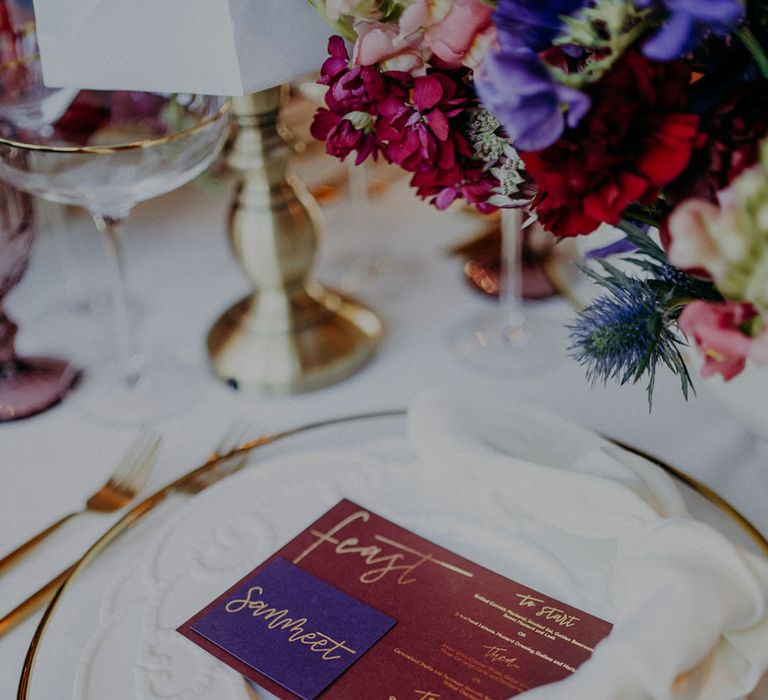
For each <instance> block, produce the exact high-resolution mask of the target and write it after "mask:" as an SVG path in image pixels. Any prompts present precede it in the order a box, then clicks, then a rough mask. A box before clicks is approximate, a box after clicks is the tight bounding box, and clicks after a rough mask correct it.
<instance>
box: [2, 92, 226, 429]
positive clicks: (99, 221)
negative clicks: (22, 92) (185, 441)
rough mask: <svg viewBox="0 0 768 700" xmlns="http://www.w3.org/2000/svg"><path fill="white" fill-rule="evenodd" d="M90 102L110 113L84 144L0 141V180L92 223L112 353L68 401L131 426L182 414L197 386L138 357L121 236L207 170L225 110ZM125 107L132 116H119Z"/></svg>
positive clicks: (146, 98) (180, 101)
mask: <svg viewBox="0 0 768 700" xmlns="http://www.w3.org/2000/svg"><path fill="white" fill-rule="evenodd" d="M95 96H97V97H98V99H99V100H101V101H104V102H106V104H108V105H111V108H110V110H109V113H108V114H105V118H104V120H103V121H102V123H101V124H100V126H99V128H98V129H97V130H95V131H94V132H93V133H91V134H90V135H88V137H87V139H86V142H85V143H83V142H82V141H83V138H82V135H78V136H77V137H76V138H75V137H74V136H73V137H71V138H68V137H66V136H56V137H54V139H46V138H42V137H41V138H36V137H35V135H34V134H27V135H26V136H24V137H23V138H22V137H19V138H18V139H12V138H0V178H2V179H3V180H5V181H6V182H8V183H10V184H12V185H14V186H15V187H18V188H19V189H21V190H24V191H26V192H29V193H31V194H35V195H37V196H39V197H42V198H44V199H47V200H50V201H54V202H58V203H61V204H70V205H78V206H81V207H83V208H85V209H86V210H87V211H88V212H89V213H90V214H91V216H92V217H93V219H94V221H95V223H96V226H97V228H98V230H99V232H100V233H101V235H102V241H103V243H104V248H105V251H106V254H107V258H108V261H109V269H110V283H111V284H110V286H111V292H112V301H113V310H114V322H115V331H116V336H117V347H118V352H117V355H116V356H113V355H107V356H104V357H100V358H98V359H94V358H89V359H88V361H87V364H86V367H85V370H84V371H83V373H82V376H81V377H80V379H79V381H78V383H77V389H76V390H75V391H74V392H73V399H74V400H75V402H76V404H77V405H78V406H79V407H80V408H81V409H82V411H83V412H84V413H85V414H87V415H88V416H90V417H92V418H95V419H97V420H99V421H104V422H109V423H117V424H138V423H141V422H144V421H147V420H151V419H152V418H160V417H163V416H167V415H170V414H172V413H174V412H177V411H179V410H182V409H183V408H185V407H188V406H189V405H190V404H191V400H192V398H193V397H194V396H195V395H196V394H197V393H198V391H197V389H198V382H197V381H196V375H195V372H194V371H193V370H192V368H190V367H188V366H187V365H185V364H184V363H183V362H181V360H179V359H177V358H174V357H171V356H168V355H164V354H160V353H151V352H149V351H147V350H141V349H139V348H138V346H137V343H136V338H135V335H134V332H133V328H132V324H131V320H130V318H129V309H128V306H127V304H126V298H125V285H124V280H123V266H122V264H121V257H120V252H121V247H122V238H121V229H122V226H123V223H124V222H125V220H126V219H127V217H128V215H129V214H130V212H131V209H132V208H133V206H134V205H135V204H137V203H138V202H141V201H144V200H146V199H150V198H153V197H157V196H159V195H161V194H164V193H166V192H169V191H171V190H174V189H176V188H178V187H180V186H182V185H184V184H185V183H187V182H189V181H190V180H192V179H193V178H195V177H196V176H197V175H199V174H200V173H202V172H203V171H204V170H205V169H206V168H207V167H208V166H209V165H210V163H211V162H212V161H213V159H214V158H215V157H216V155H217V153H218V152H219V150H220V149H221V147H222V145H223V143H224V141H225V138H226V133H227V128H226V127H227V111H228V107H229V102H228V101H227V100H226V99H224V98H221V97H212V96H196V95H167V94H155V93H125V92H120V93H118V92H114V93H110V92H103V93H95ZM126 103H129V104H131V105H135V106H136V108H135V109H131V110H126V109H124V106H125V104H126ZM118 105H121V108H120V109H118V108H117V106H118ZM20 155H23V157H20ZM72 371H73V372H76V371H79V368H73V370H72Z"/></svg>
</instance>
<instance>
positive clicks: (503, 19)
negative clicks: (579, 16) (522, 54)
mask: <svg viewBox="0 0 768 700" xmlns="http://www.w3.org/2000/svg"><path fill="white" fill-rule="evenodd" d="M587 4H589V3H588V2H584V0H548V1H547V2H541V0H499V3H498V5H497V7H496V11H495V12H494V13H493V23H494V24H495V25H496V29H497V31H498V32H499V34H500V35H504V36H505V38H506V39H507V40H510V39H512V40H514V41H515V42H516V43H518V44H519V45H521V46H527V47H528V48H530V49H533V50H534V51H537V52H538V51H544V50H545V49H548V48H550V47H551V46H552V39H554V38H555V37H556V36H557V35H558V34H559V33H560V29H561V27H562V26H563V22H562V19H561V18H562V17H563V16H565V15H571V14H573V13H574V12H575V11H576V10H577V9H579V8H580V7H582V6H584V5H587Z"/></svg>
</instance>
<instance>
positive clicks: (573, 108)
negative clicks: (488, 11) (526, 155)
mask: <svg viewBox="0 0 768 700" xmlns="http://www.w3.org/2000/svg"><path fill="white" fill-rule="evenodd" d="M585 4H586V3H585V1H584V0H551V1H550V2H541V1H540V0H499V3H498V5H497V7H496V11H495V12H494V13H493V22H494V24H495V25H496V31H497V35H498V42H499V47H498V48H497V49H496V50H492V51H491V52H490V53H489V54H488V56H486V58H485V60H484V62H483V64H482V66H481V68H480V70H479V71H478V74H477V75H476V82H475V84H476V87H477V92H478V95H479V96H480V99H481V100H482V101H483V103H484V104H485V105H486V107H487V108H488V109H489V110H490V111H491V112H493V113H494V114H495V115H496V117H497V118H498V119H499V121H501V123H502V124H503V125H504V128H505V129H506V131H507V134H508V135H509V137H510V139H511V140H512V142H513V143H514V145H515V147H516V148H518V149H520V150H523V151H530V150H539V149H541V148H545V147H547V146H549V145H551V144H553V143H554V142H555V141H557V139H558V138H560V136H561V134H562V133H563V131H564V129H565V127H566V124H567V125H568V126H576V124H578V122H579V120H580V119H581V117H582V116H584V114H585V113H586V112H587V110H588V109H589V105H590V102H589V98H588V97H587V96H586V95H585V94H584V93H582V92H579V91H578V90H574V89H572V88H568V87H566V86H564V85H560V84H559V83H557V82H556V81H555V79H554V78H553V76H552V74H551V73H550V71H549V70H548V68H547V66H546V64H545V63H544V60H543V59H542V58H541V56H540V55H539V54H540V53H541V52H543V51H546V50H551V49H552V40H553V39H554V38H555V37H556V36H557V35H558V34H559V33H560V30H561V28H562V17H563V16H566V15H570V14H573V13H574V12H575V11H576V10H578V9H579V8H580V7H582V6H584V5H585Z"/></svg>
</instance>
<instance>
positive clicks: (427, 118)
mask: <svg viewBox="0 0 768 700" xmlns="http://www.w3.org/2000/svg"><path fill="white" fill-rule="evenodd" d="M328 52H329V54H330V57H329V58H328V59H327V60H326V62H325V63H324V64H323V68H322V74H321V78H320V81H319V82H320V83H322V84H324V85H327V86H328V91H327V92H326V96H325V103H326V107H324V108H321V109H319V110H318V111H317V112H316V114H315V118H314V120H313V122H312V126H311V132H312V135H313V136H314V137H315V138H317V139H319V140H322V141H325V144H326V152H327V153H329V154H330V155H332V156H335V157H337V158H346V157H347V156H349V155H350V154H351V153H356V154H357V155H356V157H355V162H356V163H358V164H359V163H361V162H362V161H364V160H365V159H366V158H367V157H368V156H373V157H374V158H375V157H376V156H378V154H379V153H381V154H382V155H383V156H384V158H385V159H386V160H387V161H389V162H391V163H397V164H398V165H400V166H401V167H402V168H403V169H405V170H407V171H409V172H412V173H414V177H413V179H412V181H411V184H412V185H413V186H414V187H415V188H416V189H417V194H418V195H419V196H420V197H422V198H423V199H428V200H429V201H430V202H431V203H433V204H434V205H435V206H437V207H439V208H443V209H444V208H446V207H448V206H450V204H451V203H452V202H453V201H454V200H456V199H457V198H461V199H464V200H466V201H468V202H470V203H472V204H475V205H476V206H477V207H478V208H479V209H481V210H482V211H491V210H493V209H494V208H495V207H493V206H492V205H490V204H487V200H488V199H489V198H490V197H491V196H493V194H494V189H495V188H497V187H498V186H499V181H498V179H497V178H496V177H495V176H494V175H492V174H491V173H490V172H489V171H488V170H487V169H485V168H484V164H483V163H482V162H481V161H480V160H478V159H477V158H476V157H475V156H474V155H473V152H472V149H471V147H470V145H469V142H468V140H467V137H466V130H467V119H468V114H469V109H470V108H471V107H473V106H475V105H476V104H477V100H476V97H475V96H474V93H473V92H472V90H471V87H470V86H469V84H468V81H467V74H468V72H467V71H466V70H465V69H459V70H452V69H449V68H446V67H444V66H442V65H431V66H429V67H428V68H427V71H428V72H427V73H426V74H425V75H419V76H413V75H412V74H411V73H409V72H407V71H393V70H390V71H383V70H382V69H381V66H380V65H370V66H368V65H366V66H362V65H355V64H353V63H351V62H350V60H349V54H348V53H347V49H346V46H345V45H344V42H343V40H342V39H341V38H340V37H333V38H331V40H330V41H329V42H328Z"/></svg>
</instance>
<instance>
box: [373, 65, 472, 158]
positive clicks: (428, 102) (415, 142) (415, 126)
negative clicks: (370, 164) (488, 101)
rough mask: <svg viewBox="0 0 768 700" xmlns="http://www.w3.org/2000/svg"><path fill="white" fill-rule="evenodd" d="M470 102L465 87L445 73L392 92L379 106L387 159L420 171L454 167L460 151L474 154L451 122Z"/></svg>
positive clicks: (421, 78)
mask: <svg viewBox="0 0 768 700" xmlns="http://www.w3.org/2000/svg"><path fill="white" fill-rule="evenodd" d="M403 77H405V76H403ZM405 87H407V83H406V84H405ZM467 102H468V98H467V95H466V90H463V89H462V86H461V84H460V83H459V82H458V81H456V80H454V79H452V78H451V77H449V76H448V74H445V73H431V74H430V75H425V76H419V77H417V78H414V79H413V86H412V88H411V89H409V90H407V92H406V91H403V92H402V93H401V94H398V93H394V92H393V93H391V94H390V95H389V97H388V98H387V99H386V100H385V101H384V102H382V103H381V105H380V106H379V113H380V114H381V117H382V118H381V119H380V120H379V122H378V124H377V126H376V135H377V136H378V138H379V139H380V140H382V141H385V142H386V143H387V146H386V148H385V154H386V156H387V159H388V160H391V161H392V162H393V163H397V164H398V165H400V166H401V167H403V168H404V169H405V170H409V171H411V172H417V171H421V170H425V169H433V168H435V167H437V168H438V169H449V168H452V167H453V166H454V165H455V164H456V159H457V151H458V152H459V153H460V154H461V155H465V156H471V151H470V149H469V145H468V144H467V142H466V139H464V138H463V137H462V136H461V135H460V134H458V133H456V132H455V131H454V130H453V129H452V126H451V119H452V118H453V117H456V116H457V115H459V114H461V113H462V112H463V111H464V110H465V109H466V106H467Z"/></svg>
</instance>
